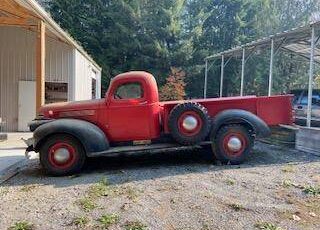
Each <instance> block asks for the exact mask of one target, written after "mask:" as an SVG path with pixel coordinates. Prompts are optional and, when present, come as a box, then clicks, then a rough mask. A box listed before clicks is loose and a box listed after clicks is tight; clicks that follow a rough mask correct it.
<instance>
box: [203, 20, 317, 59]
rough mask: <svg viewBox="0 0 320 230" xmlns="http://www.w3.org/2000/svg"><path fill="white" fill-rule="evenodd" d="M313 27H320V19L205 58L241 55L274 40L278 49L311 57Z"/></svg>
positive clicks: (263, 47) (268, 44) (266, 45)
mask: <svg viewBox="0 0 320 230" xmlns="http://www.w3.org/2000/svg"><path fill="white" fill-rule="evenodd" d="M312 27H315V28H316V29H320V21H318V22H313V23H311V24H308V25H306V26H301V27H298V28H294V29H292V30H288V31H284V32H281V33H277V34H274V35H271V36H268V37H264V38H261V39H258V40H255V41H253V42H249V43H246V44H244V45H241V46H237V47H234V48H232V49H229V50H225V51H223V52H220V53H217V54H214V55H212V56H208V57H206V58H205V60H210V59H215V58H219V57H221V56H222V55H224V56H225V57H241V56H242V51H243V49H245V50H246V52H248V51H249V52H252V51H255V50H257V49H265V48H269V47H270V44H271V41H272V40H273V41H274V43H275V47H276V48H277V49H282V50H283V51H287V52H293V53H295V54H297V55H300V56H302V57H305V58H309V57H310V50H311V46H310V41H311V28H312ZM318 40H319V38H318V39H317V41H318ZM317 41H316V42H317ZM315 61H316V62H317V63H320V49H319V48H318V47H315Z"/></svg>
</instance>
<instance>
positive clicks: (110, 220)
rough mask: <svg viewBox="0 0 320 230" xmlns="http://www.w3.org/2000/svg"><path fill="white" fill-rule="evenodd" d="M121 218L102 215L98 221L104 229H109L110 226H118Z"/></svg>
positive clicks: (114, 215)
mask: <svg viewBox="0 0 320 230" xmlns="http://www.w3.org/2000/svg"><path fill="white" fill-rule="evenodd" d="M119 219H120V218H119V216H118V215H116V214H107V215H102V216H101V217H100V218H99V219H98V221H99V222H100V224H101V225H102V227H103V228H108V227H109V226H111V225H113V224H116V223H118V222H119Z"/></svg>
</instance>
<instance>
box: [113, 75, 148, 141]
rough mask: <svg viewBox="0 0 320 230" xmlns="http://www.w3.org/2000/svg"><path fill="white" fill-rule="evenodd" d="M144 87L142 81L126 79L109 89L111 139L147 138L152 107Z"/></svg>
mask: <svg viewBox="0 0 320 230" xmlns="http://www.w3.org/2000/svg"><path fill="white" fill-rule="evenodd" d="M144 89H145V83H144V81H132V82H128V81H126V82H124V83H119V84H118V85H116V86H115V87H114V88H113V90H112V91H111V94H110V95H109V96H110V97H111V98H110V104H109V109H108V133H109V135H110V136H111V139H112V140H113V141H131V140H147V139H149V137H150V116H152V114H150V113H151V111H152V109H151V107H150V105H149V103H148V101H147V96H146V95H145V94H146V93H145V90H144Z"/></svg>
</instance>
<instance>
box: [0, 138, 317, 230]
mask: <svg viewBox="0 0 320 230" xmlns="http://www.w3.org/2000/svg"><path fill="white" fill-rule="evenodd" d="M306 186H311V188H313V189H315V195H313V194H307V193H306V192H304V188H305V187H306ZM319 186H320V158H319V157H317V156H314V155H311V154H308V153H304V152H299V151H296V150H294V149H290V148H286V147H280V146H273V145H268V144H264V143H260V142H258V143H257V144H256V146H255V149H254V153H253V154H252V155H251V157H250V159H249V160H248V161H247V162H246V163H245V164H242V165H240V166H232V165H221V164H218V163H214V162H213V161H212V159H211V157H210V151H193V152H179V153H177V152H175V153H169V152H168V153H162V154H160V153H159V154H152V155H139V156H126V157H109V158H100V159H91V160H90V161H89V162H88V164H87V166H86V168H85V169H84V170H83V172H82V173H81V174H80V175H76V176H71V177H48V176H46V175H44V173H43V172H42V170H41V168H40V166H39V165H38V160H33V161H30V164H29V167H28V168H26V169H24V170H23V171H22V172H20V173H19V174H18V175H17V176H16V177H14V178H12V179H11V180H9V181H8V182H6V183H5V184H2V185H1V187H0V200H1V202H0V229H7V228H8V227H10V226H13V225H14V224H15V223H17V222H21V221H25V222H28V223H30V224H32V225H33V227H34V228H35V229H101V228H103V227H105V228H107V227H108V228H109V229H129V227H132V226H133V225H134V226H135V227H136V229H197V230H198V229H199V230H200V229H258V228H261V229H263V227H265V228H264V229H272V228H267V226H269V227H281V229H320V195H319V194H318V195H317V190H316V189H317V188H319ZM90 204H92V206H90ZM84 205H89V206H88V207H90V208H89V209H84ZM103 215H105V217H104V219H106V221H107V225H105V223H104V225H102V224H101V221H99V219H100V218H101V216H103ZM109 216H111V217H112V218H113V219H112V218H110V219H112V221H110V224H109V223H108V220H109V219H108V217H109ZM115 217H116V218H115ZM75 219H77V220H78V221H75ZM79 219H81V220H86V221H79ZM80 222H81V223H80Z"/></svg>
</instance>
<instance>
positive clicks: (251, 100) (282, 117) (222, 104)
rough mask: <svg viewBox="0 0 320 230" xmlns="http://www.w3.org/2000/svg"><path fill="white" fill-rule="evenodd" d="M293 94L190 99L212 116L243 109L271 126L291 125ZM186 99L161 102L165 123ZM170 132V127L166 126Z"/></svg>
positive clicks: (165, 128)
mask: <svg viewBox="0 0 320 230" xmlns="http://www.w3.org/2000/svg"><path fill="white" fill-rule="evenodd" d="M292 98H293V95H278V96H270V97H257V96H244V97H225V98H209V99H196V100H190V101H191V102H197V103H200V104H202V105H203V106H204V107H206V109H207V110H208V113H209V115H210V117H215V116H216V115H217V114H218V113H219V112H222V111H223V110H227V109H242V110H246V111H248V112H251V113H253V114H255V115H257V116H258V117H260V118H261V119H262V120H263V121H265V122H266V124H267V125H269V126H276V125H280V124H282V125H291V124H292V123H293V119H292V117H293V116H292V103H291V101H292ZM182 102H185V101H169V102H160V105H161V106H162V107H163V118H164V124H168V118H169V114H170V111H171V110H172V109H173V108H174V106H176V105H177V104H179V103H182ZM164 130H165V133H169V130H168V127H167V126H165V127H164Z"/></svg>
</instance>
